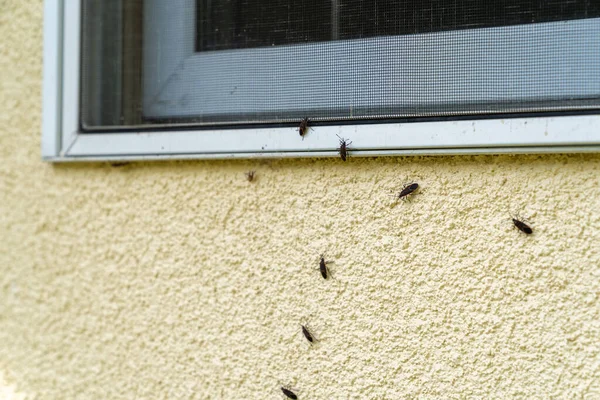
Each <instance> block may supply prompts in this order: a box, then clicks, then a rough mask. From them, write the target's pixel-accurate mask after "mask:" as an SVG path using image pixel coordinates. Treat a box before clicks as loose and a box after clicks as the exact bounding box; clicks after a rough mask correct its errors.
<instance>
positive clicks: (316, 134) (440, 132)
mask: <svg viewBox="0 0 600 400" xmlns="http://www.w3.org/2000/svg"><path fill="white" fill-rule="evenodd" d="M179 1H184V2H185V1H190V0H179ZM44 4H45V9H44V93H43V102H44V104H43V126H42V157H43V158H44V159H45V160H49V161H77V160H134V159H169V158H170V159H184V158H198V159H200V158H254V157H317V156H337V147H338V138H337V136H340V137H344V138H348V139H350V140H352V153H351V154H352V155H354V156H381V155H434V154H486V153H562V152H598V151H600V129H599V128H598V127H599V126H600V112H599V113H596V114H591V115H590V114H588V115H577V116H566V115H565V116H560V115H558V116H541V117H527V118H506V119H505V118H496V119H494V118H490V119H472V120H465V119H460V120H453V121H441V122H410V123H409V122H404V123H365V124H350V125H347V124H345V125H329V126H318V127H315V128H314V129H313V130H311V131H310V132H309V133H308V134H307V136H306V138H305V140H301V138H300V136H299V135H298V133H297V130H296V129H297V128H296V127H293V126H290V127H284V128H281V127H279V128H253V127H250V128H240V129H229V128H223V129H220V128H218V127H216V128H211V129H203V130H187V129H183V128H182V129H180V130H168V131H167V130H164V131H160V130H159V128H154V127H153V128H154V129H153V131H145V130H142V129H141V128H140V129H139V130H135V129H134V130H133V131H132V130H131V129H129V130H127V131H118V130H114V129H107V130H106V131H105V132H98V133H84V132H82V131H81V129H80V124H79V115H80V112H79V106H80V104H79V98H80V93H79V89H80V87H79V86H80V85H79V79H80V40H81V37H80V31H81V30H80V23H81V18H80V17H81V2H80V1H79V0H46V1H45V3H44ZM67 5H68V6H67ZM173 32H175V34H177V31H176V30H174V31H173ZM598 39H599V41H600V37H599V38H598ZM161 40H171V43H173V40H174V39H173V37H172V36H169V37H164V38H162V39H161ZM166 47H169V46H166ZM188 47H189V45H188ZM177 51H180V53H179V54H180V57H183V62H184V61H185V58H186V57H190V50H189V49H187V51H186V49H185V48H183V49H182V48H179V50H177ZM172 59H174V60H175V61H173V62H171V63H170V64H169V65H167V64H163V69H162V70H160V71H156V73H158V75H155V78H156V77H157V76H160V77H161V78H160V79H154V80H153V82H154V86H153V87H151V88H150V89H148V88H145V90H151V91H152V90H153V91H154V92H156V93H157V94H158V93H161V91H163V92H164V90H165V89H164V85H165V83H168V81H169V79H170V77H172V76H173V74H175V73H177V71H176V70H177V68H178V66H179V65H181V62H182V60H181V59H177V58H172ZM599 80H600V79H599ZM154 98H157V97H156V96H154ZM163 104H164V102H163ZM146 105H148V104H146Z"/></svg>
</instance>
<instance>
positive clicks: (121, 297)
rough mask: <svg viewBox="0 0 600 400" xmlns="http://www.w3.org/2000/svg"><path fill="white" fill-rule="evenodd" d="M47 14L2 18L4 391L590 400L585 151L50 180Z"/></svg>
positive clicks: (593, 381) (165, 167)
mask: <svg viewBox="0 0 600 400" xmlns="http://www.w3.org/2000/svg"><path fill="white" fill-rule="evenodd" d="M41 3H42V2H41V0H36V1H28V2H20V1H6V0H5V1H1V2H0V37H2V40H1V41H0V71H1V79H0V104H1V112H0V154H1V156H2V163H1V164H0V396H3V398H8V399H17V398H19V399H20V398H38V399H132V398H169V399H174V398H195V399H225V398H247V399H280V398H283V396H282V394H281V392H280V391H278V385H280V384H288V385H291V386H292V387H293V388H294V389H295V390H296V391H297V394H298V395H299V398H300V399H308V398H311V399H403V398H419V399H434V398H435V399H439V398H448V399H462V398H465V399H466V398H485V399H489V398H527V399H536V398H540V399H542V398H564V399H567V398H568V399H598V398H600V299H599V296H600V268H599V266H600V246H599V243H600V156H599V155H585V156H584V155H568V156H566V155H553V156H501V157H492V156H487V157H424V158H379V159H358V158H354V159H351V160H350V161H349V162H347V163H343V162H341V161H339V160H333V159H326V160H316V159H315V160H286V161H280V160H274V161H212V162H157V163H133V164H130V165H127V166H124V167H120V168H114V167H110V166H108V165H107V164H69V165H51V164H48V163H44V162H42V161H41V160H40V117H41V110H40V104H41V82H42V81H41V79H42V78H41V69H42V67H41V66H42V64H41V62H42V60H41V52H42V4H41ZM250 169H255V170H256V171H257V177H258V179H257V181H256V182H254V183H249V182H247V181H246V180H245V177H244V172H245V171H247V170H250ZM411 180H415V181H417V182H419V183H420V184H421V185H422V186H423V190H422V192H421V194H420V195H418V196H415V197H414V199H413V200H412V201H411V202H399V203H397V204H394V202H393V199H392V197H391V195H390V190H392V189H393V190H396V191H398V190H399V189H400V187H401V185H402V183H405V182H407V181H411ZM509 209H510V210H511V211H519V212H521V213H522V214H523V215H526V216H529V217H530V219H531V221H532V225H533V227H534V229H535V232H534V234H533V235H531V236H526V235H524V234H522V233H520V232H518V231H517V230H515V229H514V228H513V227H512V224H511V221H510V218H509ZM322 252H325V253H326V256H327V258H328V259H330V260H333V261H335V263H334V264H331V265H330V267H331V271H332V273H333V275H334V279H332V280H329V281H325V280H323V279H322V278H321V277H320V275H319V272H318V271H317V270H316V269H315V268H316V266H317V261H318V255H319V254H320V253H322ZM300 322H304V323H308V324H309V326H310V327H311V328H312V331H313V332H314V334H315V335H316V336H317V337H318V338H319V339H320V340H319V342H318V343H317V344H315V345H313V346H310V345H308V343H307V342H306V340H305V339H304V338H303V337H302V335H301V332H300V326H299V323H300Z"/></svg>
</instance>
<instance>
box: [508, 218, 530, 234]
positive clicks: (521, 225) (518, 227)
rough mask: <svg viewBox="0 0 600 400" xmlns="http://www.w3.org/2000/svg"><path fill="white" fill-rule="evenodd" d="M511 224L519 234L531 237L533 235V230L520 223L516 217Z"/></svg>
mask: <svg viewBox="0 0 600 400" xmlns="http://www.w3.org/2000/svg"><path fill="white" fill-rule="evenodd" d="M512 222H513V224H515V226H516V227H517V229H518V230H520V231H521V232H523V233H525V234H527V235H531V234H532V233H533V229H531V227H530V226H529V225H527V224H526V223H525V222H523V221H521V220H520V219H518V218H517V217H513V218H512Z"/></svg>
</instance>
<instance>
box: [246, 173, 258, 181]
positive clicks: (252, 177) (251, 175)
mask: <svg viewBox="0 0 600 400" xmlns="http://www.w3.org/2000/svg"><path fill="white" fill-rule="evenodd" d="M255 174H256V171H248V172H246V179H248V182H252V181H253V180H254V176H255Z"/></svg>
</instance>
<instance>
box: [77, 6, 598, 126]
mask: <svg viewBox="0 0 600 400" xmlns="http://www.w3.org/2000/svg"><path fill="white" fill-rule="evenodd" d="M83 5H84V7H83V25H82V26H83V29H82V35H83V38H82V72H83V73H82V105H83V106H84V107H83V110H82V125H83V126H84V127H85V128H87V129H91V130H93V129H101V128H105V127H123V126H124V127H128V126H149V127H153V126H156V125H157V124H159V125H165V124H166V125H176V126H177V125H180V124H192V125H200V126H202V125H206V126H213V125H223V124H225V125H244V124H256V123H260V124H269V123H291V122H296V121H298V120H299V119H301V118H304V117H309V118H311V119H312V120H317V121H332V122H335V121H345V120H350V121H351V120H359V119H360V120H377V119H390V118H402V117H430V116H461V115H497V114H503V113H504V114H506V113H511V114H512V113H521V112H528V113H531V112H542V111H570V112H577V111H580V110H590V109H598V108H600V1H598V0H571V1H564V0H560V1H558V0H550V1H543V0H538V1H533V0H505V1H475V0H465V1H457V0H453V1H431V0H426V1H405V2H399V1H391V0H388V1H384V0H371V1H358V0H328V1H316V0H168V1H167V0H145V1H141V0H134V1H126V0H122V1H117V0H113V1H108V2H107V1H101V0H84V1H83Z"/></svg>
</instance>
